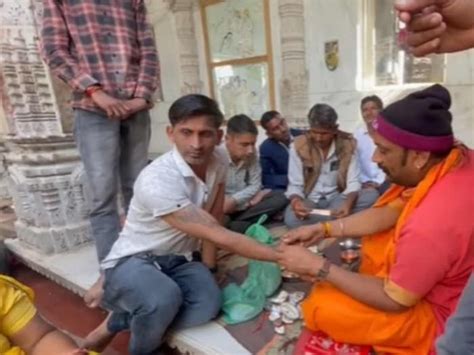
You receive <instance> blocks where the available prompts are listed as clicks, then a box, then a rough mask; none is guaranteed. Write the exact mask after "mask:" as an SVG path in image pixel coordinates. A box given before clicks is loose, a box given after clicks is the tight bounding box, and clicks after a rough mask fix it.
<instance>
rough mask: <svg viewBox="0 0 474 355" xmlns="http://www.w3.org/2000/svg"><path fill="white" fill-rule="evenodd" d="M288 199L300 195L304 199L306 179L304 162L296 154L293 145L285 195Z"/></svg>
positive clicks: (291, 146)
mask: <svg viewBox="0 0 474 355" xmlns="http://www.w3.org/2000/svg"><path fill="white" fill-rule="evenodd" d="M285 195H286V197H288V198H289V197H290V196H292V195H298V196H301V197H302V198H304V197H305V196H304V177H303V162H302V161H301V159H300V157H299V156H298V153H296V150H295V147H294V145H293V144H291V145H290V154H289V161H288V187H287V189H286V193H285Z"/></svg>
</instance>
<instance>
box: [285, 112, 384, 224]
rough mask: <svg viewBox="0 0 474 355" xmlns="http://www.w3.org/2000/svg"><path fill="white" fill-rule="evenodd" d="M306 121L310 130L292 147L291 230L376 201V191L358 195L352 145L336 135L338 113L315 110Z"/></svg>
mask: <svg viewBox="0 0 474 355" xmlns="http://www.w3.org/2000/svg"><path fill="white" fill-rule="evenodd" d="M308 121H309V125H310V130H309V131H308V132H307V133H306V134H304V135H301V136H299V137H297V138H295V140H294V142H293V144H292V145H291V147H290V160H289V167H288V179H289V184H288V188H287V191H286V196H287V197H288V199H289V200H290V201H291V203H290V205H289V206H288V208H287V209H286V211H285V224H286V225H287V226H288V227H290V228H293V227H297V226H301V225H305V224H313V223H317V222H320V221H325V220H329V219H334V218H342V217H345V216H347V215H349V214H351V213H354V212H358V211H361V210H363V209H365V208H368V207H370V206H371V205H372V204H373V202H374V201H375V200H376V199H377V193H375V191H371V190H367V191H366V190H361V184H360V180H359V175H360V170H359V165H358V161H357V158H356V156H355V148H356V141H355V139H354V138H353V137H352V135H351V134H349V133H346V132H343V131H340V130H339V129H338V124H337V113H336V111H335V110H334V109H333V108H332V107H331V106H329V105H326V104H316V105H314V106H313V107H312V108H311V110H310V111H309V114H308ZM321 209H322V210H326V211H318V210H321Z"/></svg>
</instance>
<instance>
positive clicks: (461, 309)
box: [436, 274, 474, 355]
mask: <svg viewBox="0 0 474 355" xmlns="http://www.w3.org/2000/svg"><path fill="white" fill-rule="evenodd" d="M436 351H437V353H438V354H439V355H472V354H474V274H471V277H470V278H469V281H468V283H467V285H466V288H465V289H464V291H463V293H462V296H461V299H460V300H459V303H458V306H457V308H456V311H455V312H454V314H453V315H452V316H451V317H449V319H448V321H447V323H446V327H445V330H444V334H443V335H442V336H441V337H440V338H439V340H438V342H437V347H436Z"/></svg>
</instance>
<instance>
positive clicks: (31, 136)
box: [0, 0, 91, 254]
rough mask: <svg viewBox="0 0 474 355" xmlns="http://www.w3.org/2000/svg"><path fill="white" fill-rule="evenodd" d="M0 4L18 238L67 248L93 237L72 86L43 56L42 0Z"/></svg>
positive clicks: (40, 246) (43, 247)
mask: <svg viewBox="0 0 474 355" xmlns="http://www.w3.org/2000/svg"><path fill="white" fill-rule="evenodd" d="M0 7H3V8H2V11H1V14H2V15H0V18H1V19H2V22H0V84H1V87H0V92H1V93H2V100H0V101H1V102H2V105H3V108H4V112H5V116H6V119H7V127H8V133H7V135H6V142H5V144H6V146H7V149H8V152H7V153H5V158H6V162H7V165H8V168H7V170H8V174H9V177H8V181H9V189H10V193H11V195H12V198H13V202H14V206H15V211H16V213H17V218H18V220H17V221H16V222H15V228H16V232H17V236H18V238H19V240H20V242H21V244H22V245H24V246H26V247H29V248H33V249H35V250H36V251H38V252H40V253H43V254H51V253H60V252H65V251H68V250H71V249H74V248H78V247H80V246H82V245H84V244H85V243H88V242H89V241H90V240H91V237H90V225H89V221H88V208H89V207H88V206H89V201H88V200H87V197H86V194H85V189H86V184H85V181H84V170H83V167H82V164H81V163H80V159H79V155H78V152H77V150H76V147H75V144H74V140H73V137H72V135H71V134H70V132H71V131H72V111H71V109H70V106H69V105H68V100H69V96H68V94H69V91H68V90H64V86H61V85H63V84H62V83H59V81H56V80H55V79H53V78H52V77H51V76H50V73H49V70H48V68H47V67H46V66H45V64H44V63H43V62H42V60H41V58H40V55H39V51H38V36H37V29H38V25H37V24H38V23H40V20H39V17H40V16H41V13H42V6H41V1H40V0H32V2H30V1H27V0H21V1H18V0H16V1H10V0H6V1H3V2H1V3H0ZM0 173H1V172H0Z"/></svg>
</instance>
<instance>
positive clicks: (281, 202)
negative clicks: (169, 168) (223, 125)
mask: <svg viewBox="0 0 474 355" xmlns="http://www.w3.org/2000/svg"><path fill="white" fill-rule="evenodd" d="M257 135H258V130H257V126H256V125H255V123H254V122H253V120H252V119H251V118H250V117H248V116H245V115H236V116H233V117H232V118H231V119H229V122H228V123H227V132H226V137H225V149H226V151H227V154H228V157H229V166H228V170H227V179H226V186H225V195H226V196H225V201H224V213H225V214H226V215H227V216H228V219H229V220H228V222H227V227H228V228H229V229H231V230H233V231H236V232H240V233H243V232H245V230H246V229H247V228H248V227H249V226H250V225H251V224H252V223H255V222H256V221H257V220H258V218H259V217H260V216H261V215H262V214H266V215H268V217H272V216H274V215H275V214H277V213H278V212H280V211H282V210H283V209H284V208H285V207H286V205H287V204H288V200H287V199H286V197H285V195H284V193H283V192H282V191H277V190H273V191H272V190H269V189H266V190H262V182H261V181H262V171H261V168H260V165H259V162H258V158H257V154H256V148H255V144H256V142H257Z"/></svg>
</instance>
